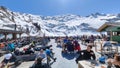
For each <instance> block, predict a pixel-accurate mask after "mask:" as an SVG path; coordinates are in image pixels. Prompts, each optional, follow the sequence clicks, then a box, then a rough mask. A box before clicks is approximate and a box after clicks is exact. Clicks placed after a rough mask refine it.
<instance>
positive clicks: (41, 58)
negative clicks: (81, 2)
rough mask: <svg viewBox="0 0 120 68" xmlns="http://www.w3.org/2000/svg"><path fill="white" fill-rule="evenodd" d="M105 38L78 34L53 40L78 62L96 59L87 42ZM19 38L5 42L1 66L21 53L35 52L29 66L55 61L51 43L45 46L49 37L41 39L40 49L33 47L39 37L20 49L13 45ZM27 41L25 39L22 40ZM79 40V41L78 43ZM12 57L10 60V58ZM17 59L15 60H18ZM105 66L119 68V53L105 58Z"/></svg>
mask: <svg viewBox="0 0 120 68" xmlns="http://www.w3.org/2000/svg"><path fill="white" fill-rule="evenodd" d="M102 38H104V39H105V40H106V39H107V38H106V36H105V35H103V36H93V35H91V36H86V35H83V36H80V37H78V36H77V37H56V38H55V41H56V43H57V47H58V46H59V47H61V48H62V51H61V52H62V53H64V54H72V53H75V54H77V55H78V57H77V58H76V59H75V62H76V63H78V62H79V61H82V60H88V61H89V60H95V61H97V59H98V58H97V56H96V54H95V52H94V51H93V50H92V48H93V47H94V45H91V44H89V43H94V41H95V40H96V39H102ZM20 41H21V40H17V41H16V40H14V41H10V42H8V43H7V44H5V47H7V49H8V50H9V52H8V53H7V54H5V55H4V60H3V61H2V62H1V68H2V65H3V66H4V65H7V64H8V62H10V61H14V62H16V60H17V59H16V58H15V57H16V56H21V55H32V54H35V58H34V60H33V61H35V62H34V64H33V65H32V66H30V68H49V67H50V62H52V61H53V62H56V59H57V58H55V57H54V54H55V53H54V52H53V49H52V46H53V45H49V46H46V42H50V38H47V40H45V39H44V40H43V41H42V43H43V46H42V47H40V49H38V50H36V49H35V47H36V46H37V45H38V42H41V41H40V40H39V39H37V40H36V39H34V41H29V42H30V43H29V47H27V48H23V49H22V50H20V47H17V46H18V45H17V46H15V44H18V43H19V42H20ZM22 41H27V40H22ZM80 42H81V43H80ZM1 45H2V46H1V48H2V47H3V44H1ZM81 45H85V46H86V49H85V50H83V49H81ZM11 59H12V60H11ZM18 61H19V60H17V62H18ZM106 63H107V65H108V66H107V68H112V66H114V67H116V68H120V55H119V53H115V55H114V58H107V59H106Z"/></svg>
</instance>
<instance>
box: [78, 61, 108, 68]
mask: <svg viewBox="0 0 120 68" xmlns="http://www.w3.org/2000/svg"><path fill="white" fill-rule="evenodd" d="M78 68H107V65H105V64H98V65H93V64H91V62H90V61H86V60H82V61H79V62H78Z"/></svg>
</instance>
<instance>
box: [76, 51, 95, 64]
mask: <svg viewBox="0 0 120 68" xmlns="http://www.w3.org/2000/svg"><path fill="white" fill-rule="evenodd" d="M78 54H79V57H78V58H77V59H76V62H78V61H79V60H91V59H93V60H95V59H96V56H95V54H94V52H93V51H92V50H91V51H90V52H88V51H87V50H82V51H79V52H78Z"/></svg>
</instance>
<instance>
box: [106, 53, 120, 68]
mask: <svg viewBox="0 0 120 68" xmlns="http://www.w3.org/2000/svg"><path fill="white" fill-rule="evenodd" d="M107 63H108V68H111V67H112V65H114V66H115V67H116V68H120V55H118V53H115V54H114V58H113V59H111V58H109V59H108V60H107Z"/></svg>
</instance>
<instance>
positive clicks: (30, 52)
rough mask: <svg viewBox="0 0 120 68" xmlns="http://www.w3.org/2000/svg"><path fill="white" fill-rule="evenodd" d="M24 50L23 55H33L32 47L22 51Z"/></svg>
mask: <svg viewBox="0 0 120 68" xmlns="http://www.w3.org/2000/svg"><path fill="white" fill-rule="evenodd" d="M24 50H25V54H32V53H34V50H33V48H32V47H28V48H27V49H24Z"/></svg>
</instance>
